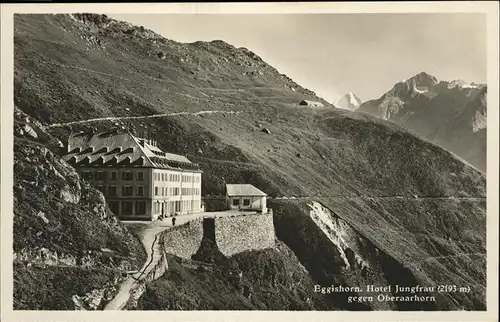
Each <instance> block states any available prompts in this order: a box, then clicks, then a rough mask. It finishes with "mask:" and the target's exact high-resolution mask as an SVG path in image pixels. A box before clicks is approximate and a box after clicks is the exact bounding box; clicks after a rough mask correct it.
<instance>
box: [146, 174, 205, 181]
mask: <svg viewBox="0 0 500 322" xmlns="http://www.w3.org/2000/svg"><path fill="white" fill-rule="evenodd" d="M154 179H155V181H170V182H181V181H182V182H195V183H198V182H200V177H198V176H195V177H193V176H189V175H180V174H173V173H171V174H168V173H155V174H154ZM167 179H168V180H167Z"/></svg>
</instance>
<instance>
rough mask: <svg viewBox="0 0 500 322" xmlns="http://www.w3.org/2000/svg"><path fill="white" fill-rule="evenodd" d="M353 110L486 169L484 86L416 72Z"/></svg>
mask: <svg viewBox="0 0 500 322" xmlns="http://www.w3.org/2000/svg"><path fill="white" fill-rule="evenodd" d="M357 111H359V112H364V113H369V114H372V115H375V116H377V117H380V118H382V119H385V120H390V121H392V122H394V123H396V124H398V125H401V126H402V127H404V128H406V129H408V130H410V131H412V132H413V133H416V134H418V135H419V136H421V137H423V138H426V139H428V140H430V141H432V142H434V143H437V144H439V145H440V146H442V147H444V148H446V149H448V150H450V151H452V152H454V153H456V154H457V155H459V156H460V157H462V158H464V159H465V160H467V161H468V162H470V163H471V164H472V165H474V166H475V167H477V168H478V169H480V170H482V171H485V170H486V85H478V84H466V83H465V82H464V81H460V80H458V81H451V82H447V81H438V80H437V78H435V77H434V76H431V75H429V74H427V73H420V74H417V75H415V76H413V77H412V78H410V79H408V80H404V81H402V82H399V83H397V84H396V85H395V86H394V87H393V88H392V89H391V90H390V91H389V92H387V93H386V94H384V95H382V96H381V97H380V98H379V99H376V100H371V101H368V102H365V103H363V104H362V105H361V106H360V107H359V109H358V110H357ZM466 143H467V144H466Z"/></svg>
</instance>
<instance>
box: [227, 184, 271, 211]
mask: <svg viewBox="0 0 500 322" xmlns="http://www.w3.org/2000/svg"><path fill="white" fill-rule="evenodd" d="M266 198H267V194H266V193H265V192H263V191H261V190H259V189H257V188H256V187H254V186H253V185H251V184H226V201H227V206H228V207H229V209H241V210H258V211H262V212H264V213H265V212H267V205H266Z"/></svg>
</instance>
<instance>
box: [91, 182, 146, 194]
mask: <svg viewBox="0 0 500 322" xmlns="http://www.w3.org/2000/svg"><path fill="white" fill-rule="evenodd" d="M97 189H98V190H99V191H101V192H102V193H103V194H104V195H105V196H107V197H118V187H117V186H109V187H108V190H107V191H106V187H104V186H97ZM122 196H123V197H131V196H134V187H132V186H127V185H125V186H122ZM135 196H140V197H142V196H144V187H143V186H138V187H137V189H136V193H135Z"/></svg>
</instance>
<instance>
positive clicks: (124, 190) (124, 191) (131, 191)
mask: <svg viewBox="0 0 500 322" xmlns="http://www.w3.org/2000/svg"><path fill="white" fill-rule="evenodd" d="M133 194H134V188H133V187H132V186H123V188H122V195H123V196H132V195H133Z"/></svg>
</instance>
